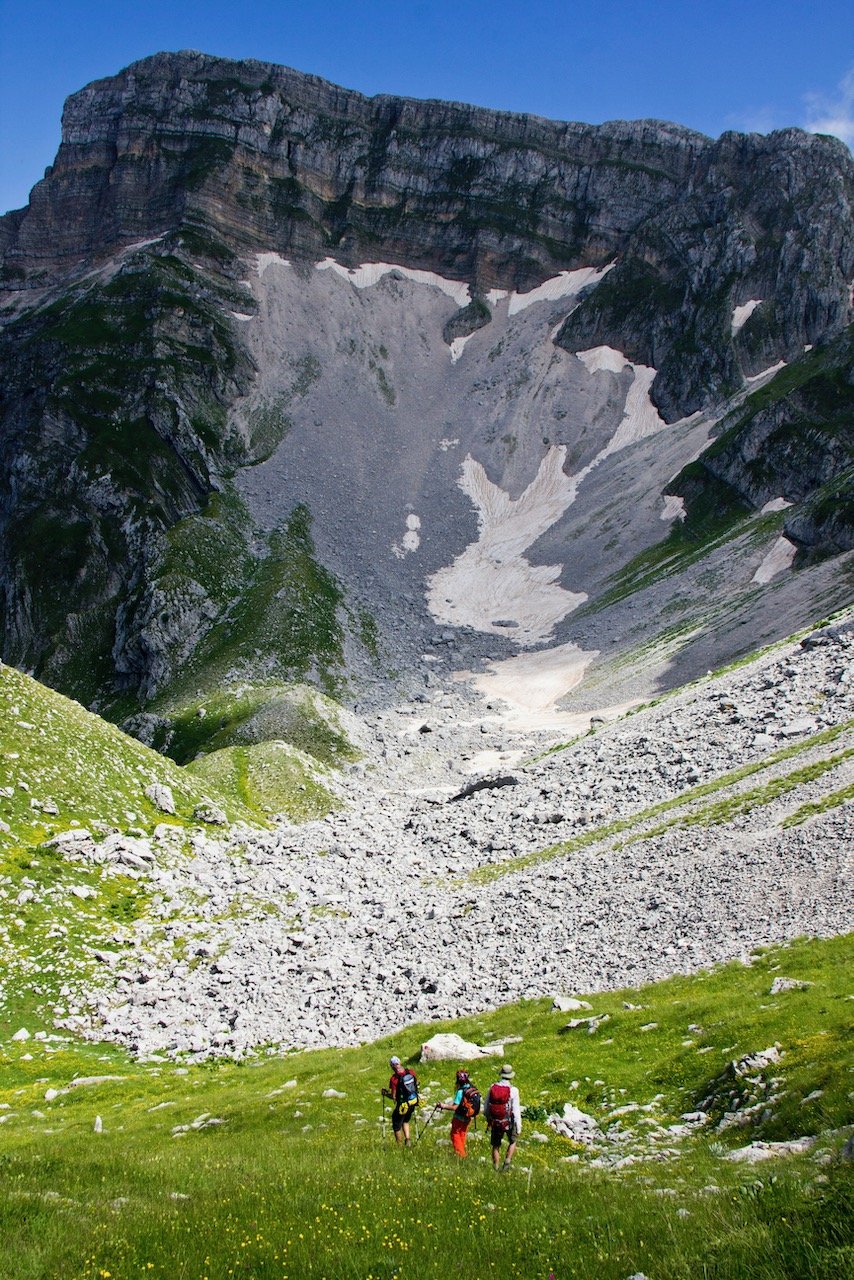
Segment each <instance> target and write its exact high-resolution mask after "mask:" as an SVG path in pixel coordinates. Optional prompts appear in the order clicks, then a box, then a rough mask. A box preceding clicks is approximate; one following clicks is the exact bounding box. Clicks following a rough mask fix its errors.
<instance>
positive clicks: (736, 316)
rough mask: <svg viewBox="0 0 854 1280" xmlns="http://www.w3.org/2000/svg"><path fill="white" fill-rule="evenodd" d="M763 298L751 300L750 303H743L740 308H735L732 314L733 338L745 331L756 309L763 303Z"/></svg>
mask: <svg viewBox="0 0 854 1280" xmlns="http://www.w3.org/2000/svg"><path fill="white" fill-rule="evenodd" d="M762 301H763V299H762V298H751V299H750V301H749V302H742V304H741V306H740V307H735V309H734V310H733V313H732V336H733V337H735V335H736V334H737V333H738V331H739V330H740V329H743V328H744V326H745V325H746V324H747V322H748V320H749V319H750V317H751V316H752V315H753V313H754V311H755V310H756V308H757V307H758V306H759V305H760V304H761V303H762Z"/></svg>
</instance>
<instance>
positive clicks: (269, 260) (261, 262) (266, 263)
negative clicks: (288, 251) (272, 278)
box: [255, 253, 291, 276]
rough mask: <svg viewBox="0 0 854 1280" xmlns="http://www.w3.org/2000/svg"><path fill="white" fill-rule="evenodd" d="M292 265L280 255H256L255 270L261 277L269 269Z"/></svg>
mask: <svg viewBox="0 0 854 1280" xmlns="http://www.w3.org/2000/svg"><path fill="white" fill-rule="evenodd" d="M290 265H291V264H290V262H289V261H288V259H287V258H283V257H282V255H281V254H280V253H259V254H256V255H255V269H256V271H257V272H258V275H259V276H263V274H264V272H265V271H266V270H267V268H268V267H272V266H280V267H289V266H290Z"/></svg>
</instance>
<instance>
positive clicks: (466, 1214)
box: [0, 937, 854, 1280]
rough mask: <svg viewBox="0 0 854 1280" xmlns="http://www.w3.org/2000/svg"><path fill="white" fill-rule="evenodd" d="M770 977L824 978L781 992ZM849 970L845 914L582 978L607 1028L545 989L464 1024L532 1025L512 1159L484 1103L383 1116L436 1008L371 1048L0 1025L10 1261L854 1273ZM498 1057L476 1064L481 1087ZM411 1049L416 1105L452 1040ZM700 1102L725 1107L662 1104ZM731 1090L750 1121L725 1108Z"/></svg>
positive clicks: (199, 1267)
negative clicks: (730, 1071)
mask: <svg viewBox="0 0 854 1280" xmlns="http://www.w3.org/2000/svg"><path fill="white" fill-rule="evenodd" d="M779 977H786V978H789V979H792V980H795V981H799V982H801V983H804V984H811V985H804V986H802V987H800V988H795V989H789V990H785V991H782V992H780V993H779V994H776V995H773V996H772V995H771V994H770V990H771V985H772V982H773V981H774V979H775V978H779ZM851 978H852V946H851V938H850V937H849V938H841V939H834V940H831V941H825V942H819V941H804V942H799V943H797V944H795V945H793V946H792V947H790V948H778V949H774V950H769V951H767V952H765V953H764V954H762V955H757V956H754V957H753V960H752V962H751V964H750V965H749V966H746V967H745V966H741V965H737V964H733V965H729V966H727V967H726V968H723V969H720V970H717V971H715V972H712V973H703V974H699V975H697V976H695V977H693V978H678V979H672V980H670V981H668V982H665V983H660V984H658V985H656V986H653V987H648V988H645V989H642V990H638V991H622V992H615V993H608V994H607V995H594V996H591V997H589V999H590V1003H591V1004H592V1005H593V1010H594V1012H595V1013H597V1014H600V1015H608V1021H607V1022H604V1023H600V1025H599V1029H598V1030H597V1031H596V1033H595V1034H592V1035H591V1034H588V1033H587V1032H586V1030H584V1029H583V1028H581V1029H578V1030H575V1031H566V1032H564V1031H562V1028H564V1027H565V1026H566V1023H567V1015H565V1014H560V1013H557V1012H553V1011H552V1010H551V1007H550V1003H549V1002H548V1001H542V1000H541V1001H532V1002H525V1003H523V1004H521V1005H515V1006H508V1007H505V1008H503V1009H499V1010H497V1011H496V1012H495V1013H492V1014H489V1015H485V1016H482V1017H474V1018H469V1019H466V1020H464V1021H461V1022H458V1023H455V1024H452V1025H453V1029H455V1030H457V1031H459V1032H460V1033H461V1034H463V1035H464V1036H466V1037H467V1038H476V1039H477V1040H478V1041H480V1042H484V1043H485V1042H488V1041H492V1040H500V1039H505V1040H507V1039H509V1038H510V1037H521V1039H519V1040H517V1041H515V1042H512V1043H508V1044H507V1048H506V1052H507V1054H508V1055H512V1061H513V1064H514V1067H515V1069H516V1073H517V1083H518V1084H519V1087H520V1091H521V1095H522V1101H523V1103H525V1104H527V1105H528V1107H529V1108H530V1109H531V1111H532V1114H530V1115H529V1116H528V1117H526V1119H525V1123H524V1126H523V1135H522V1141H521V1142H520V1146H519V1152H518V1154H517V1159H516V1163H515V1165H514V1167H513V1169H512V1170H511V1172H510V1174H509V1175H507V1176H500V1175H495V1174H494V1173H493V1172H492V1169H491V1167H490V1165H489V1163H488V1161H487V1159H486V1155H487V1148H486V1142H485V1140H484V1137H483V1134H482V1122H479V1123H478V1130H477V1132H476V1133H475V1134H474V1135H473V1136H472V1138H471V1139H470V1143H469V1146H470V1153H471V1154H470V1158H469V1159H468V1160H467V1161H466V1163H465V1164H461V1163H459V1162H457V1161H456V1160H455V1158H454V1157H453V1156H452V1155H451V1152H450V1148H449V1145H448V1142H447V1120H446V1119H445V1118H443V1119H442V1122H441V1123H440V1122H439V1120H438V1118H437V1120H436V1121H434V1122H433V1124H431V1125H430V1126H428V1127H427V1128H426V1129H423V1130H422V1134H421V1138H420V1140H419V1141H418V1142H417V1143H416V1144H415V1146H414V1148H413V1150H412V1151H410V1152H406V1151H402V1150H399V1149H397V1148H395V1147H394V1146H393V1144H392V1142H391V1140H390V1137H389V1136H388V1135H386V1136H384V1133H383V1126H382V1124H381V1102H380V1097H379V1087H380V1085H381V1084H383V1083H384V1081H385V1077H386V1075H387V1066H386V1060H387V1057H388V1054H389V1052H390V1051H392V1050H396V1051H397V1052H399V1053H400V1054H401V1056H403V1057H404V1058H409V1059H412V1060H414V1059H415V1058H416V1056H417V1053H418V1050H419V1046H420V1043H421V1041H422V1039H423V1038H425V1037H426V1035H428V1034H431V1033H432V1032H434V1031H435V1030H437V1027H436V1026H435V1025H433V1026H431V1027H429V1028H427V1027H412V1028H409V1029H407V1030H406V1031H404V1032H401V1033H399V1034H397V1035H396V1036H394V1037H392V1038H389V1039H388V1040H386V1041H383V1042H381V1043H378V1044H375V1045H369V1046H365V1047H363V1048H359V1049H354V1050H347V1051H331V1050H330V1051H324V1052H314V1053H299V1054H293V1055H291V1056H288V1057H286V1058H285V1059H284V1060H283V1059H281V1058H279V1057H275V1058H273V1057H267V1056H265V1055H263V1054H261V1055H260V1056H259V1057H257V1058H256V1059H254V1060H252V1059H249V1060H246V1061H245V1062H243V1063H242V1064H240V1065H237V1064H234V1063H225V1062H219V1063H211V1064H207V1065H205V1066H195V1067H186V1068H185V1067H182V1066H180V1065H176V1064H175V1063H172V1062H167V1061H157V1062H148V1063H146V1064H139V1063H134V1062H132V1061H130V1060H129V1059H128V1058H126V1057H125V1056H124V1055H122V1054H120V1053H119V1052H117V1051H116V1050H113V1049H110V1048H107V1047H104V1046H97V1045H83V1046H80V1045H77V1044H75V1043H74V1042H73V1041H71V1040H70V1039H66V1040H57V1039H44V1040H40V1041H34V1040H30V1041H28V1042H13V1041H11V1040H10V1038H9V1035H8V1033H4V1034H3V1047H2V1051H0V1123H2V1135H3V1156H2V1162H3V1172H4V1196H3V1198H2V1200H0V1240H2V1241H3V1244H2V1245H0V1251H2V1256H3V1262H4V1264H5V1265H4V1266H3V1271H4V1273H5V1274H14V1275H15V1277H16V1280H36V1278H37V1277H38V1280H48V1278H51V1280H59V1278H60V1277H61V1278H62V1280H108V1278H109V1280H129V1278H130V1277H138V1276H152V1277H169V1278H170V1280H171V1278H172V1277H176V1276H181V1277H184V1278H186V1280H190V1278H192V1280H202V1278H203V1277H207V1280H228V1277H232V1276H241V1277H247V1278H248V1277H252V1280H267V1278H270V1280H272V1278H273V1277H275V1278H276V1280H282V1278H283V1277H300V1278H301V1277H306V1276H317V1277H328V1278H329V1280H333V1277H334V1278H335V1280H340V1278H343V1277H353V1278H354V1280H355V1278H356V1277H358V1278H359V1280H365V1278H366V1277H374V1278H379V1277H383V1280H392V1278H393V1277H394V1278H396V1280H428V1278H431V1277H439V1276H445V1275H447V1274H448V1270H449V1258H450V1257H453V1260H454V1261H453V1268H452V1269H453V1273H454V1274H457V1275H461V1276H465V1277H488V1276H493V1275H495V1276H520V1277H522V1276H524V1277H542V1280H547V1277H549V1276H550V1274H553V1275H554V1277H555V1278H556V1280H563V1278H564V1277H570V1276H574V1277H604V1278H606V1280H608V1278H611V1277H613V1280H625V1278H626V1277H627V1276H629V1275H634V1274H636V1273H637V1272H638V1271H641V1272H643V1273H644V1274H645V1275H647V1276H649V1277H654V1278H655V1280H676V1278H679V1280H683V1278H684V1280H688V1278H689V1277H691V1278H692V1280H693V1278H694V1277H696V1276H699V1275H702V1276H704V1277H715V1278H718V1277H721V1278H722V1277H750V1278H751V1280H755V1278H757V1277H760V1278H761V1280H772V1278H774V1280H783V1277H786V1278H787V1280H794V1278H795V1277H805V1276H811V1277H828V1280H829V1277H831V1276H832V1277H834V1278H836V1277H839V1276H842V1275H846V1274H850V1273H851V1269H852V1267H854V1244H852V1235H851V1222H852V1215H851V1209H852V1169H851V1165H850V1163H846V1162H844V1161H843V1160H842V1158H841V1155H840V1150H841V1148H842V1146H843V1144H844V1142H845V1140H846V1137H847V1136H848V1135H849V1134H850V1133H851V1132H852V1129H851V1123H852V1120H854V1115H852V1105H851V1094H850V1090H851V1075H850V1040H849V1039H848V1034H849V1028H850V1007H851V1006H850V999H851V994H850V993H851ZM629 1006H632V1007H629ZM450 1025H451V1024H449V1026H450ZM775 1043H776V1044H777V1045H779V1047H780V1060H779V1062H778V1063H776V1064H774V1065H773V1067H772V1068H770V1069H766V1070H765V1071H758V1072H752V1073H750V1076H749V1079H748V1082H747V1083H745V1082H744V1081H741V1082H734V1081H733V1078H731V1077H729V1076H728V1075H727V1073H726V1064H727V1063H729V1062H731V1061H733V1060H736V1059H739V1058H741V1057H743V1056H744V1055H745V1054H748V1053H751V1052H755V1051H759V1050H764V1049H766V1048H768V1047H770V1046H773V1045H775ZM498 1061H500V1059H495V1060H493V1062H492V1064H491V1068H490V1067H488V1066H487V1065H486V1064H481V1065H480V1066H478V1067H477V1069H473V1075H474V1078H475V1080H476V1082H477V1083H478V1084H479V1085H480V1086H481V1087H485V1086H486V1085H488V1083H489V1079H490V1076H491V1071H494V1070H495V1069H496V1067H497V1065H498ZM418 1070H419V1073H420V1076H421V1081H422V1085H423V1086H424V1095H425V1105H424V1107H423V1109H422V1113H421V1114H422V1121H423V1120H424V1119H426V1117H427V1116H429V1114H430V1109H431V1104H432V1103H433V1102H434V1101H435V1100H436V1099H439V1098H443V1097H446V1096H447V1094H448V1092H449V1090H450V1088H451V1084H452V1079H453V1071H454V1064H453V1063H449V1064H438V1065H436V1064H434V1065H432V1066H430V1065H425V1066H422V1067H419V1068H418ZM75 1076H76V1077H77V1078H78V1080H79V1081H80V1082H79V1083H78V1085H77V1086H76V1087H72V1088H71V1089H69V1085H70V1083H71V1081H72V1079H73V1078H74V1077H75ZM98 1076H100V1077H109V1078H106V1079H102V1080H101V1081H100V1082H97V1081H95V1082H93V1081H91V1077H98ZM80 1077H82V1078H83V1079H82V1080H80ZM750 1080H752V1081H753V1083H752V1084H751V1083H749V1081H750ZM86 1081H88V1082H86ZM329 1089H334V1090H336V1091H337V1092H338V1093H340V1094H344V1095H345V1096H344V1097H333V1098H329V1099H326V1098H324V1097H323V1094H324V1092H325V1091H326V1090H329ZM65 1090H68V1091H67V1092H65ZM732 1095H735V1096H732ZM704 1100H705V1102H706V1106H707V1107H708V1110H709V1114H710V1116H711V1120H710V1122H709V1123H708V1124H706V1125H705V1126H700V1127H695V1128H693V1129H692V1131H691V1132H690V1133H688V1135H687V1136H683V1135H682V1133H681V1132H680V1130H679V1129H676V1130H674V1129H672V1128H670V1126H672V1125H681V1124H682V1121H681V1116H682V1115H683V1113H687V1112H693V1111H695V1109H696V1108H697V1107H698V1105H699V1104H700V1103H701V1102H703V1101H704ZM568 1101H571V1102H572V1103H574V1104H575V1105H576V1106H577V1107H580V1108H581V1109H582V1110H584V1111H585V1112H587V1113H589V1114H592V1115H593V1116H594V1117H595V1118H596V1119H597V1120H598V1121H599V1122H600V1124H601V1125H602V1128H603V1129H605V1130H607V1131H608V1136H607V1137H603V1138H602V1140H601V1142H599V1143H598V1144H597V1145H596V1146H595V1147H593V1148H586V1147H584V1146H581V1145H580V1144H578V1143H576V1142H573V1141H570V1140H568V1139H565V1138H560V1137H558V1136H556V1135H555V1134H554V1133H553V1132H552V1131H551V1130H550V1129H549V1128H548V1127H547V1125H546V1124H545V1123H544V1120H545V1116H546V1114H547V1113H548V1112H549V1111H551V1110H558V1111H559V1110H561V1109H562V1107H563V1104H564V1103H565V1102H568ZM632 1104H636V1108H635V1107H633V1106H632ZM733 1106H735V1107H736V1108H738V1110H737V1111H734V1112H732V1113H731V1116H732V1118H733V1120H737V1118H738V1117H739V1116H740V1117H741V1118H742V1120H743V1121H744V1123H743V1124H739V1123H731V1124H728V1125H726V1126H725V1127H724V1128H720V1127H719V1125H720V1122H721V1120H722V1118H723V1116H724V1115H725V1114H726V1110H727V1108H731V1107H733ZM618 1108H627V1109H626V1110H624V1111H623V1114H622V1115H621V1116H619V1117H616V1116H615V1114H614V1113H615V1112H616V1111H617V1110H618ZM98 1116H99V1117H100V1118H101V1124H100V1127H102V1130H103V1131H102V1132H94V1131H93V1130H94V1129H95V1126H96V1117H98ZM537 1135H540V1136H539V1137H538V1136H537ZM621 1135H627V1136H621ZM801 1136H814V1137H816V1139H817V1140H816V1142H815V1143H814V1145H813V1146H812V1147H811V1149H810V1150H809V1151H808V1152H806V1153H805V1154H801V1155H785V1156H784V1155H775V1156H774V1157H773V1158H771V1159H770V1160H767V1161H765V1162H762V1163H759V1164H754V1165H749V1164H746V1163H741V1162H735V1161H732V1160H731V1159H729V1158H728V1156H729V1154H730V1153H731V1152H732V1151H733V1150H734V1149H735V1148H739V1147H743V1146H745V1145H746V1144H747V1143H748V1142H751V1141H755V1140H763V1141H779V1140H783V1139H788V1138H793V1137H801ZM541 1138H542V1139H545V1140H541Z"/></svg>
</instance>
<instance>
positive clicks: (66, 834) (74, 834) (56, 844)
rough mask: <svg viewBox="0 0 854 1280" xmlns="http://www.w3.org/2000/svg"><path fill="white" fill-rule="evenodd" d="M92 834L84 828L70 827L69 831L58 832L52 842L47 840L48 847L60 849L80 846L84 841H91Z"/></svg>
mask: <svg viewBox="0 0 854 1280" xmlns="http://www.w3.org/2000/svg"><path fill="white" fill-rule="evenodd" d="M91 839H92V832H91V831H88V830H87V829H86V827H72V828H71V829H70V830H69V831H60V832H58V833H57V834H56V835H55V836H54V837H53V839H52V840H48V842H47V843H48V845H50V846H52V847H53V848H55V849H58V848H61V846H62V845H66V844H67V845H76V844H82V843H83V841H84V840H91Z"/></svg>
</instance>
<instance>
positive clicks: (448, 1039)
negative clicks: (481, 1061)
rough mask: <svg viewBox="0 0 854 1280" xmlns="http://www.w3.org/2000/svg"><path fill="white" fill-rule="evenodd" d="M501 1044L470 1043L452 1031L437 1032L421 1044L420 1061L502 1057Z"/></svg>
mask: <svg viewBox="0 0 854 1280" xmlns="http://www.w3.org/2000/svg"><path fill="white" fill-rule="evenodd" d="M503 1057H504V1045H503V1044H487V1045H479V1044H472V1043H471V1041H469V1040H463V1038H462V1036H458V1035H456V1034H455V1033H454V1032H439V1033H438V1034H437V1035H435V1036H431V1037H430V1039H429V1040H426V1041H425V1042H424V1044H422V1046H421V1061H422V1062H472V1061H473V1060H474V1059H475V1058H503Z"/></svg>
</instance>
